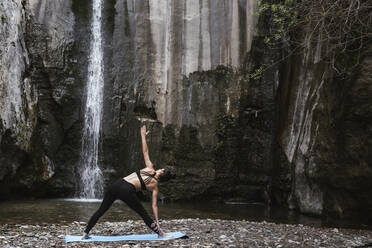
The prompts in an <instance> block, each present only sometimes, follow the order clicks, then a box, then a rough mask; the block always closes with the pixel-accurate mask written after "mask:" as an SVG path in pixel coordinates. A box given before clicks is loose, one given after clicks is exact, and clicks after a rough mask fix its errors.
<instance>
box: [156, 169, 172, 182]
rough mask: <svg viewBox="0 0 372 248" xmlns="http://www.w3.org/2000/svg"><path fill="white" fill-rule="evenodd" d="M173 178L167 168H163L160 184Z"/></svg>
mask: <svg viewBox="0 0 372 248" xmlns="http://www.w3.org/2000/svg"><path fill="white" fill-rule="evenodd" d="M172 178H173V175H172V174H171V172H170V170H169V169H168V168H164V172H163V174H162V175H161V176H160V178H159V179H160V182H166V181H169V180H170V179H172Z"/></svg>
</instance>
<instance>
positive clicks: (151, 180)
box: [83, 126, 171, 239]
mask: <svg viewBox="0 0 372 248" xmlns="http://www.w3.org/2000/svg"><path fill="white" fill-rule="evenodd" d="M148 133H149V132H146V126H143V127H142V128H141V137H142V152H143V157H144V159H145V164H146V168H144V169H142V170H139V171H137V172H134V173H132V174H130V175H129V176H126V177H124V178H120V179H118V180H117V181H116V182H115V183H114V184H112V185H111V186H109V187H108V188H107V190H106V192H105V195H104V197H103V201H102V203H101V206H100V207H99V209H98V210H97V211H96V212H95V213H94V214H93V216H92V217H91V218H90V220H89V222H88V225H87V227H86V228H85V231H84V235H83V239H88V238H89V236H88V234H89V231H90V230H91V229H92V228H93V226H94V225H95V224H96V223H97V221H98V219H99V218H100V217H101V216H102V215H103V214H104V213H105V212H106V211H107V210H108V209H109V208H110V206H111V205H112V203H113V202H114V201H115V200H117V199H120V200H122V201H123V202H125V203H126V204H127V205H128V206H129V207H130V208H131V209H133V210H134V211H135V212H136V213H137V214H139V215H140V216H141V217H142V219H143V220H144V221H145V223H146V225H147V226H148V227H149V228H150V229H151V230H152V231H154V232H155V233H157V234H158V237H160V238H170V237H171V236H170V235H167V234H166V233H164V232H163V230H161V229H160V226H159V218H158V206H157V200H158V193H159V188H158V181H159V180H161V181H162V182H164V181H167V180H169V178H170V173H169V170H167V169H160V170H156V171H155V170H154V165H153V164H152V163H151V161H150V156H149V149H148V147H147V142H146V135H147V134H148ZM140 190H149V191H152V210H153V212H154V216H155V222H154V221H153V220H152V219H151V217H150V216H149V215H148V213H147V212H146V210H145V208H144V207H143V206H142V204H141V202H140V201H139V199H138V197H137V195H136V192H137V191H140Z"/></svg>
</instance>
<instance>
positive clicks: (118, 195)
mask: <svg viewBox="0 0 372 248" xmlns="http://www.w3.org/2000/svg"><path fill="white" fill-rule="evenodd" d="M117 199H120V200H122V201H123V202H125V203H126V204H127V205H128V206H129V207H130V208H131V209H133V210H134V211H135V212H136V213H137V214H139V215H140V216H141V217H142V219H143V220H144V221H145V223H146V225H147V226H148V227H149V228H150V229H151V230H153V231H154V232H155V233H157V234H159V229H158V227H157V225H156V224H155V223H154V221H153V220H152V219H151V217H150V216H149V215H148V213H147V212H146V210H145V208H144V207H143V206H142V204H141V202H140V201H139V199H138V197H137V195H136V188H135V187H134V185H133V184H131V183H128V182H127V181H125V180H124V179H122V178H120V179H118V180H117V181H116V182H115V183H114V184H112V185H111V186H109V187H108V189H107V191H106V193H105V196H104V197H103V201H102V203H101V206H100V207H99V209H98V210H97V211H96V212H95V213H94V214H93V216H92V217H91V218H90V220H89V222H88V225H87V227H86V229H85V233H89V231H90V230H91V229H92V228H93V226H94V225H95V224H96V223H97V221H98V219H99V218H100V217H101V216H102V215H103V214H104V213H105V212H106V211H107V210H108V209H109V208H110V207H111V205H112V203H113V202H114V201H115V200H117Z"/></svg>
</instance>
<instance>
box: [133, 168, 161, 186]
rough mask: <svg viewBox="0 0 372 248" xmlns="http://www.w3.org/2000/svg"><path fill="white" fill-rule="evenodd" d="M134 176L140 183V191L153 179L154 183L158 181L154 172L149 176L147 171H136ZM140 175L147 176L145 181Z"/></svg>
mask: <svg viewBox="0 0 372 248" xmlns="http://www.w3.org/2000/svg"><path fill="white" fill-rule="evenodd" d="M136 174H137V177H138V179H139V181H140V183H141V190H146V184H148V183H149V182H150V181H151V179H153V178H154V179H155V180H156V181H158V179H156V178H155V175H156V172H154V174H150V173H149V172H147V171H136ZM141 175H144V176H147V177H146V178H145V180H143V179H142V176H141Z"/></svg>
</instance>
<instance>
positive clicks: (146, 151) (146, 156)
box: [141, 125, 154, 169]
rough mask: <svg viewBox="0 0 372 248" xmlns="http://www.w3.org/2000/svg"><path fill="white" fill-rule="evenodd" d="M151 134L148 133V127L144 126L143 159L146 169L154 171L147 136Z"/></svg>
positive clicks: (142, 133) (142, 136)
mask: <svg viewBox="0 0 372 248" xmlns="http://www.w3.org/2000/svg"><path fill="white" fill-rule="evenodd" d="M148 133H149V131H148V132H147V131H146V126H145V125H143V126H142V127H141V139H142V153H143V158H144V160H145V164H146V167H148V168H150V169H154V165H153V164H152V162H151V160H150V155H149V148H148V147H147V142H146V135H147V134H148Z"/></svg>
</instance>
